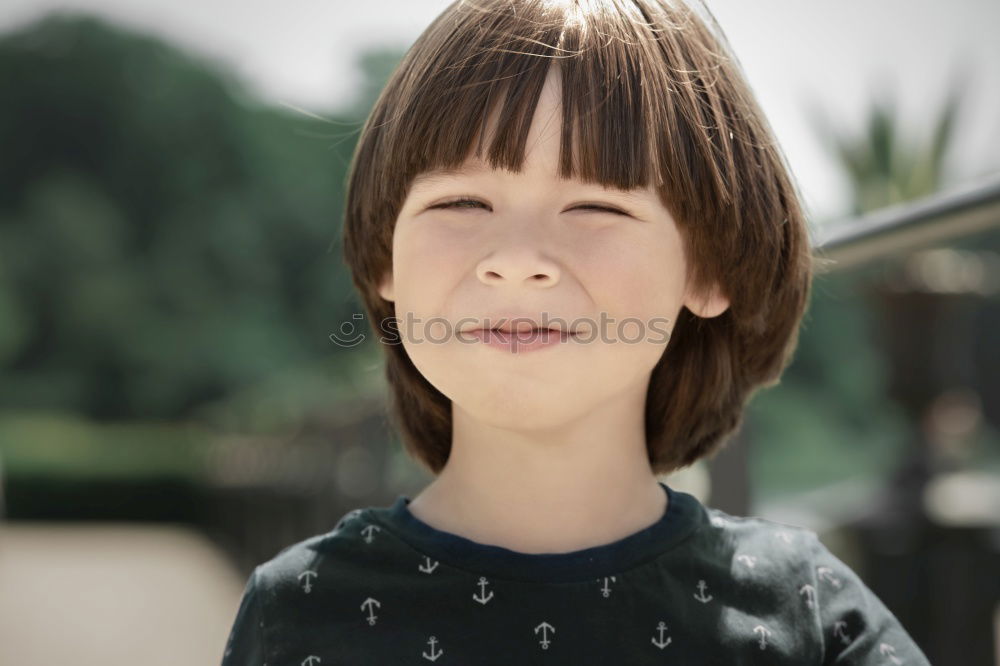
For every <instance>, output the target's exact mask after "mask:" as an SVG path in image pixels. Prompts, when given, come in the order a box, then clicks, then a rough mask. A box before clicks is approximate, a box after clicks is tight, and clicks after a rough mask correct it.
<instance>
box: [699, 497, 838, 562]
mask: <svg viewBox="0 0 1000 666" xmlns="http://www.w3.org/2000/svg"><path fill="white" fill-rule="evenodd" d="M705 516H706V521H705V524H704V525H703V527H702V529H701V530H700V533H701V534H702V537H703V538H709V539H716V540H722V541H724V542H726V543H728V544H730V545H732V546H739V547H741V548H744V549H751V550H752V549H756V550H757V551H758V552H761V553H785V554H792V553H797V554H799V555H800V556H801V555H811V554H812V553H814V552H815V549H816V548H817V547H819V546H822V544H821V543H820V541H819V537H818V535H817V534H816V532H815V531H813V530H811V529H808V528H806V527H802V526H800V525H792V524H789V523H781V522H777V521H774V520H769V519H767V518H760V517H757V516H736V515H732V514H729V513H726V512H725V511H722V510H721V509H714V508H710V507H706V508H705Z"/></svg>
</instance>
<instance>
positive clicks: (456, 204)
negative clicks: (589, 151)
mask: <svg viewBox="0 0 1000 666" xmlns="http://www.w3.org/2000/svg"><path fill="white" fill-rule="evenodd" d="M461 204H472V206H464V205H461ZM477 206H481V207H485V208H489V206H487V205H486V204H484V203H483V202H482V201H477V200H476V199H456V200H455V201H445V202H444V203H439V204H435V205H433V206H431V207H430V208H429V209H428V210H432V209H434V208H470V207H471V208H475V207H477ZM578 208H579V209H584V210H601V211H606V212H608V213H614V214H616V215H628V213H626V212H625V211H622V210H618V209H617V208H611V207H609V206H599V205H597V204H581V205H579V206H574V207H573V208H572V209H570V210H575V209H578Z"/></svg>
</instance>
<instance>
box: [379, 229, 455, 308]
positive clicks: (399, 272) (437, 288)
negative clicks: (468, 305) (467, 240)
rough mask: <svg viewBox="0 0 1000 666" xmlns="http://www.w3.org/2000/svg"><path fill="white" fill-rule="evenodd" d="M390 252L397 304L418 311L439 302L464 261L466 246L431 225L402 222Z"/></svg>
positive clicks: (452, 235) (451, 284) (452, 282)
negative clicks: (417, 226)
mask: <svg viewBox="0 0 1000 666" xmlns="http://www.w3.org/2000/svg"><path fill="white" fill-rule="evenodd" d="M392 256H393V258H392V264H393V277H394V284H395V288H396V307H397V308H398V309H399V310H401V311H402V310H413V311H419V310H422V309H427V308H429V307H434V306H437V305H441V303H439V302H438V301H439V299H441V298H443V297H444V296H445V294H446V292H447V290H448V289H449V288H451V287H452V286H453V285H454V284H455V280H456V275H458V274H459V273H460V272H461V271H462V270H464V266H465V265H466V264H467V257H468V248H467V247H466V244H464V243H462V242H461V239H460V238H456V236H455V235H454V234H446V233H443V232H442V231H441V230H440V229H438V228H437V227H435V226H434V225H424V226H422V227H421V228H420V229H416V228H415V227H414V226H413V225H401V226H400V227H398V228H397V230H396V233H395V235H394V237H393V248H392Z"/></svg>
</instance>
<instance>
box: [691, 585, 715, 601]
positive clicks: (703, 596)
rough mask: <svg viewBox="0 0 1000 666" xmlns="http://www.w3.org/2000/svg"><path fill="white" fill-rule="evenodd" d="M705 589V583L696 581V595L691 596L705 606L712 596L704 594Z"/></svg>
mask: <svg viewBox="0 0 1000 666" xmlns="http://www.w3.org/2000/svg"><path fill="white" fill-rule="evenodd" d="M707 587H708V583H706V582H705V581H703V580H699V581H698V593H697V594H694V595H692V596H693V597H694V598H695V599H697V600H698V601H700V602H701V603H703V604H707V603H708V602H709V601H711V600H712V595H711V594H709V595H706V594H705V588H707Z"/></svg>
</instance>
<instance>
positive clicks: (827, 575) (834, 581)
mask: <svg viewBox="0 0 1000 666" xmlns="http://www.w3.org/2000/svg"><path fill="white" fill-rule="evenodd" d="M816 577H817V578H819V579H821V580H825V581H828V582H829V583H830V584H831V585H833V586H834V587H837V588H839V587H840V579H839V578H837V577H836V576H834V575H833V569H831V568H830V567H816Z"/></svg>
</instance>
